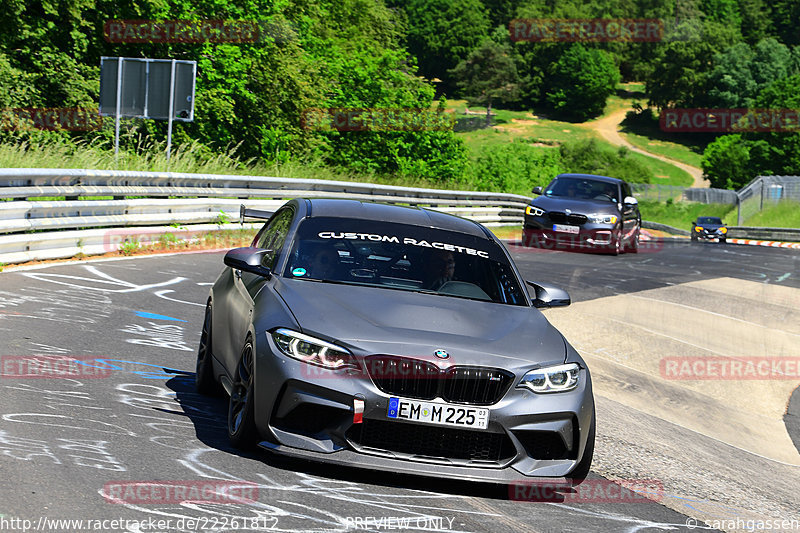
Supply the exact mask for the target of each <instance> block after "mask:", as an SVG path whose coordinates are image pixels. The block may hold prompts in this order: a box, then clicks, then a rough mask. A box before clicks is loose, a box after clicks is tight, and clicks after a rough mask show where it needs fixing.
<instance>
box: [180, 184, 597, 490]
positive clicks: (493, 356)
mask: <svg viewBox="0 0 800 533" xmlns="http://www.w3.org/2000/svg"><path fill="white" fill-rule="evenodd" d="M245 212H246V213H247V214H248V215H258V213H257V212H252V211H249V210H245ZM262 215H264V216H266V214H263V213H262ZM225 264H226V265H227V267H226V268H225V269H224V270H223V271H222V273H221V274H220V276H219V278H218V279H217V280H216V282H215V283H214V285H213V287H212V288H211V292H210V295H209V299H208V305H207V307H206V315H205V321H204V326H203V331H202V336H201V342H200V348H199V351H198V358H197V374H196V384H197V388H198V390H199V391H200V392H202V393H206V394H214V393H215V392H220V389H224V391H225V392H226V393H227V395H228V396H229V398H230V399H229V412H228V433H229V437H230V440H231V441H232V443H233V444H234V445H236V446H238V447H248V446H253V445H255V444H257V445H259V446H260V447H261V448H264V449H266V450H270V451H272V452H275V453H278V454H283V455H287V456H293V457H298V458H304V459H310V460H315V461H324V462H328V463H336V464H343V465H351V466H355V467H361V468H368V469H376V470H389V471H395V472H403V473H412V474H422V475H428V476H442V477H447V478H459V479H466V480H474V481H489V482H500V483H508V482H514V481H519V480H530V479H532V478H542V477H544V478H550V479H553V478H557V479H559V480H561V481H563V482H566V483H569V482H573V481H574V480H576V479H582V478H583V477H585V476H586V474H587V473H588V471H589V467H590V464H591V460H592V454H593V450H594V439H595V414H594V400H593V396H592V383H591V379H590V376H589V370H588V368H587V367H586V364H585V363H584V361H583V360H582V359H581V357H580V355H578V353H577V352H576V351H575V349H574V348H573V347H572V346H570V344H569V343H568V342H567V341H566V340H565V339H564V337H563V336H562V335H561V334H560V333H559V332H558V331H557V330H556V329H555V328H554V327H553V326H552V325H551V324H550V323H549V322H548V321H547V320H546V319H545V317H544V316H543V315H542V312H541V311H540V308H547V307H556V306H563V305H568V304H569V302H570V300H569V296H568V295H567V293H566V292H565V291H563V290H562V289H559V288H557V287H553V286H550V285H546V284H543V283H538V282H537V283H534V282H530V281H528V282H523V280H522V278H521V277H520V273H519V271H518V270H517V268H516V266H515V265H514V263H513V261H512V259H511V257H510V256H509V253H508V251H507V250H506V248H505V247H504V245H503V244H502V242H501V241H499V240H498V239H497V238H496V237H495V236H494V235H493V234H492V233H491V232H490V231H488V230H487V229H486V228H485V227H483V226H481V225H480V224H478V223H476V222H472V221H469V220H465V219H461V218H458V217H454V216H451V215H447V214H443V213H439V212H436V211H430V210H426V209H421V208H411V207H400V206H390V205H381V204H372V203H362V202H358V201H353V200H307V199H295V200H292V201H290V202H288V203H286V204H285V205H284V206H282V207H281V208H280V209H279V210H278V211H276V212H275V213H274V214H272V216H271V217H270V218H269V220H268V221H267V222H266V224H265V225H264V227H263V228H262V229H261V230H260V231H259V233H258V234H257V235H256V237H255V239H254V241H253V243H252V247H248V248H237V249H234V250H231V251H229V252H228V253H227V255H226V256H225ZM526 284H527V285H528V286H530V287H531V288H532V291H531V294H529V292H528V288H527V287H526ZM220 385H221V387H220Z"/></svg>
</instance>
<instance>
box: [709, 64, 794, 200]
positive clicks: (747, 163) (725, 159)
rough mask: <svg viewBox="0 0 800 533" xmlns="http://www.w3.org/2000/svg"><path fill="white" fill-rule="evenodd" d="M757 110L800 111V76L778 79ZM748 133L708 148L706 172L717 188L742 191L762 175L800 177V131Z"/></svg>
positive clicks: (757, 102) (759, 98)
mask: <svg viewBox="0 0 800 533" xmlns="http://www.w3.org/2000/svg"><path fill="white" fill-rule="evenodd" d="M753 107H754V108H756V109H774V110H778V109H798V108H800V74H795V75H794V76H789V77H787V78H784V79H782V80H778V81H776V82H774V83H772V84H770V85H768V86H767V87H765V88H764V89H762V90H761V92H760V93H759V94H758V96H757V97H756V99H755V101H754V102H753ZM794 127H795V130H794V131H776V132H744V133H735V134H731V135H724V136H722V137H720V138H718V139H717V140H715V141H714V142H713V143H711V144H710V145H708V147H706V150H705V152H704V153H703V160H702V163H701V165H702V167H703V172H704V173H705V174H706V176H708V178H709V180H710V181H711V184H712V185H713V186H715V187H725V188H733V189H736V188H740V187H742V186H743V185H745V184H747V183H748V182H749V181H750V180H752V179H753V178H755V177H756V176H759V175H768V174H781V175H797V174H800V132H799V131H797V129H796V128H797V125H796V124H795V125H794Z"/></svg>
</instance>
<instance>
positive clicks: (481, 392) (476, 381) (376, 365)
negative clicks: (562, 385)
mask: <svg viewBox="0 0 800 533" xmlns="http://www.w3.org/2000/svg"><path fill="white" fill-rule="evenodd" d="M366 364H367V370H368V372H369V374H370V377H371V378H372V381H373V382H374V383H375V385H376V386H377V387H378V388H379V389H380V390H381V391H383V392H385V393H386V394H392V395H396V396H403V397H405V398H415V399H418V400H433V399H434V398H436V397H440V398H442V399H443V400H445V401H447V402H452V403H463V404H470V405H491V404H493V403H496V402H498V401H499V400H500V398H502V397H503V395H504V394H505V393H506V391H507V390H508V388H509V386H510V385H511V382H512V381H513V379H514V375H513V374H512V373H510V372H507V371H505V370H500V369H498V368H483V367H472V366H454V367H451V368H449V369H447V370H440V369H439V367H437V366H436V365H435V364H433V363H430V362H427V361H422V360H419V359H412V358H408V357H395V356H388V355H376V356H372V357H368V358H367V359H366Z"/></svg>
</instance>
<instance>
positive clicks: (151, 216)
mask: <svg viewBox="0 0 800 533" xmlns="http://www.w3.org/2000/svg"><path fill="white" fill-rule="evenodd" d="M298 196H304V197H310V198H315V197H316V198H349V199H355V200H366V201H373V202H382V203H393V204H402V205H417V206H424V207H427V208H430V209H435V210H437V211H443V212H446V213H450V214H454V215H458V216H462V217H465V218H470V219H472V220H475V221H477V222H480V223H482V224H484V225H487V226H499V225H512V224H521V223H522V219H523V214H524V210H525V206H526V205H527V204H528V202H529V201H530V198H529V197H526V196H520V195H514V194H503V193H493V192H478V191H449V190H439V189H421V188H411V187H394V186H389V185H379V184H369V183H357V182H345V181H329V180H313V179H291V178H275V177H264V176H238V175H211V174H186V173H169V172H134V171H109V170H61V169H0V263H18V262H23V261H30V260H39V259H56V258H63V257H72V256H74V255H76V254H78V253H83V254H85V255H92V254H98V253H105V252H109V251H115V250H118V249H119V248H120V246H122V245H123V244H124V243H125V242H126V241H127V242H152V241H156V240H158V238H159V237H160V236H161V235H164V234H166V233H172V234H173V235H175V236H176V237H180V238H190V237H191V236H196V235H197V234H198V232H208V231H212V230H216V229H221V228H235V227H239V226H238V225H235V226H234V225H232V224H230V225H228V224H225V222H226V221H229V220H230V221H233V220H237V219H238V216H239V207H240V205H241V204H242V203H247V205H248V207H254V208H259V209H264V210H268V211H271V210H275V209H276V208H277V207H279V206H280V205H282V204H283V203H284V202H285V201H286V200H288V199H291V198H295V197H298ZM48 197H64V198H65V200H58V201H48V200H46V199H47V198H48ZM93 197H101V198H103V199H91V198H93ZM142 197H144V198H142ZM108 198H111V199H108ZM40 199H41V200H40ZM3 200H5V201H3ZM243 201H244V202H243ZM178 225H180V226H181V227H176V226H178ZM249 227H253V226H252V225H250V226H249Z"/></svg>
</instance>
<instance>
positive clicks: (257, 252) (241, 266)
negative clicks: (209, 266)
mask: <svg viewBox="0 0 800 533" xmlns="http://www.w3.org/2000/svg"><path fill="white" fill-rule="evenodd" d="M271 253H272V250H265V249H263V248H252V247H247V248H234V249H233V250H229V251H228V253H227V254H225V259H223V261H224V262H225V264H226V265H228V266H229V267H231V268H235V269H237V270H243V271H244V272H250V273H252V274H257V275H259V276H264V277H265V278H267V279H269V278H270V277H272V272H271V271H270V269H269V268H267V267H265V266H263V265H262V263H261V262H262V261H263V260H264V256H265V255H267V254H271Z"/></svg>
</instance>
